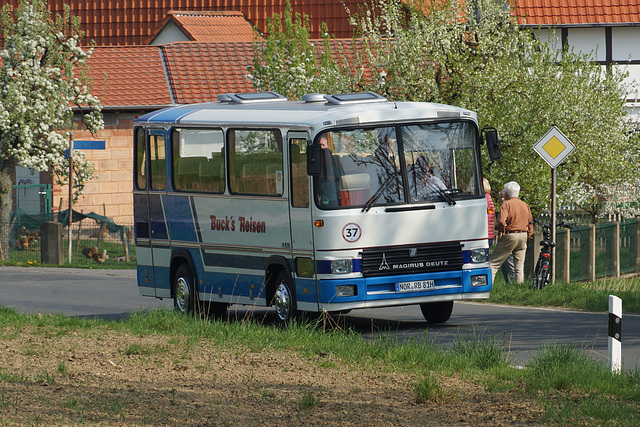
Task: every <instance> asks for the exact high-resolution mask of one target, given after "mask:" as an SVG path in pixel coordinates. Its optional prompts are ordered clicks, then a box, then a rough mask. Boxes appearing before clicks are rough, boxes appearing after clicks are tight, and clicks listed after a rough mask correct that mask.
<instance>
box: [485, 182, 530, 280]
mask: <svg viewBox="0 0 640 427" xmlns="http://www.w3.org/2000/svg"><path fill="white" fill-rule="evenodd" d="M503 191H504V195H505V201H504V203H502V206H501V207H500V216H499V219H498V243H497V244H496V247H495V248H494V250H493V253H492V257H491V260H490V262H489V265H490V266H491V274H492V279H495V277H496V272H497V271H498V270H499V269H500V266H501V265H502V263H503V262H504V261H505V260H506V259H507V257H508V256H509V254H513V261H514V267H515V275H516V283H522V282H524V256H525V253H526V251H527V239H530V238H531V237H532V236H533V225H532V224H531V221H533V217H532V216H531V209H529V205H527V204H526V203H525V202H523V201H522V200H520V199H518V196H519V195H520V185H518V183H517V182H515V181H511V182H507V183H506V184H505V185H504V189H503Z"/></svg>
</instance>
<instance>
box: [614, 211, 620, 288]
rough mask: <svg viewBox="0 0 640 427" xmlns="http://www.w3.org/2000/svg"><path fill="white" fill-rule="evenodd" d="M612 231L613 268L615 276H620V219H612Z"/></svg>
mask: <svg viewBox="0 0 640 427" xmlns="http://www.w3.org/2000/svg"><path fill="white" fill-rule="evenodd" d="M614 224H615V225H614V229H613V230H614V231H613V262H614V264H613V268H614V269H615V275H616V278H617V279H619V278H620V221H614Z"/></svg>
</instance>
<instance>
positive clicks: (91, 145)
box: [73, 140, 104, 150]
mask: <svg viewBox="0 0 640 427" xmlns="http://www.w3.org/2000/svg"><path fill="white" fill-rule="evenodd" d="M73 148H74V150H104V141H80V140H76V141H73Z"/></svg>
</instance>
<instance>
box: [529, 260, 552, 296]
mask: <svg viewBox="0 0 640 427" xmlns="http://www.w3.org/2000/svg"><path fill="white" fill-rule="evenodd" d="M548 282H549V263H548V262H545V261H541V262H540V264H539V265H538V267H536V273H535V276H534V278H533V289H534V290H540V289H542V288H543V287H544V285H546V284H547V283H548Z"/></svg>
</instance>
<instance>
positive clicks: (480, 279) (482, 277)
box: [471, 274, 487, 286]
mask: <svg viewBox="0 0 640 427" xmlns="http://www.w3.org/2000/svg"><path fill="white" fill-rule="evenodd" d="M471 286H487V275H486V274H479V275H477V276H471Z"/></svg>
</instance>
